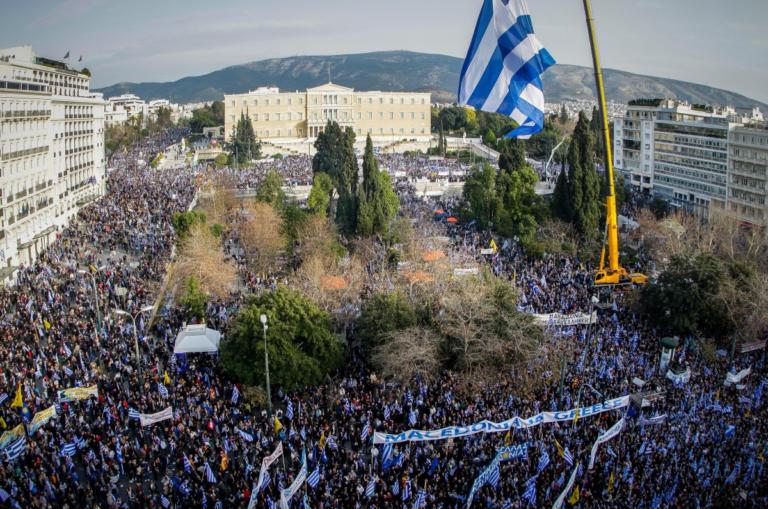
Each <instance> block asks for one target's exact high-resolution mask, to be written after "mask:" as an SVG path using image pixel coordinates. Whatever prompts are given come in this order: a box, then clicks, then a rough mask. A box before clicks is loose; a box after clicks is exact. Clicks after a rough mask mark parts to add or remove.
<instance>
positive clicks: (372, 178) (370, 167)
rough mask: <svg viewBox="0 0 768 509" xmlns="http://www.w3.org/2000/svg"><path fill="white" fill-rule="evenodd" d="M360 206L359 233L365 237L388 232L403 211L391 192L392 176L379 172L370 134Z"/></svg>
mask: <svg viewBox="0 0 768 509" xmlns="http://www.w3.org/2000/svg"><path fill="white" fill-rule="evenodd" d="M358 204H359V205H358V208H357V209H358V214H357V232H358V233H359V234H361V235H365V236H370V235H379V234H382V233H384V232H386V231H387V229H388V228H389V225H390V223H391V222H392V220H393V219H394V218H395V216H396V215H397V211H398V210H399V209H400V199H399V198H398V197H397V194H395V191H394V190H393V189H392V182H391V181H390V179H389V174H387V173H385V172H382V171H379V165H378V163H377V162H376V157H375V156H374V154H373V142H372V141H371V136H370V135H368V138H367V139H366V142H365V154H364V155H363V185H362V187H361V191H360V197H359V199H358Z"/></svg>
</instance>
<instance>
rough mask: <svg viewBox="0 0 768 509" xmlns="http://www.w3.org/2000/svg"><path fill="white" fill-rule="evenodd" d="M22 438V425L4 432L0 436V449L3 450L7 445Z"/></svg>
mask: <svg viewBox="0 0 768 509" xmlns="http://www.w3.org/2000/svg"><path fill="white" fill-rule="evenodd" d="M23 436H24V425H22V424H19V425H18V426H16V427H15V428H13V429H11V430H8V431H6V432H5V433H3V435H2V436H0V449H2V448H4V447H5V446H6V445H8V444H9V443H11V442H13V441H14V440H16V439H17V438H21V437H23Z"/></svg>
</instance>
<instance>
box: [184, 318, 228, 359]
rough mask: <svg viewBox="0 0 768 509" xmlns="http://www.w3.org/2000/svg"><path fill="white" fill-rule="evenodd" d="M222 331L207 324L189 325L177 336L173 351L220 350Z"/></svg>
mask: <svg viewBox="0 0 768 509" xmlns="http://www.w3.org/2000/svg"><path fill="white" fill-rule="evenodd" d="M220 341H221V333H220V332H219V331H217V330H214V329H209V328H208V327H206V326H205V324H199V325H187V326H186V327H184V328H183V329H182V330H181V331H180V332H179V334H178V335H177V336H176V343H175V344H174V346H173V353H211V352H218V351H219V342H220Z"/></svg>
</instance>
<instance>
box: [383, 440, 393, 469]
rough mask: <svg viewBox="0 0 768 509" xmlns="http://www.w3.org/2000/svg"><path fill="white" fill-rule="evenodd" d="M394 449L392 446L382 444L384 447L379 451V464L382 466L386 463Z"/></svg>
mask: <svg viewBox="0 0 768 509" xmlns="http://www.w3.org/2000/svg"><path fill="white" fill-rule="evenodd" d="M394 448H395V446H394V445H392V444H384V447H383V448H382V449H381V464H382V465H383V464H384V463H386V461H387V460H388V459H389V457H390V456H392V450H393V449H394Z"/></svg>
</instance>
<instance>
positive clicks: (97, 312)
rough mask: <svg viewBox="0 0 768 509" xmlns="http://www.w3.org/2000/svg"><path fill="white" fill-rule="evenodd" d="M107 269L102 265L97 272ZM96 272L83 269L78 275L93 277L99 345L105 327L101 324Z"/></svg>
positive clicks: (97, 341) (97, 340)
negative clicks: (100, 335) (100, 334)
mask: <svg viewBox="0 0 768 509" xmlns="http://www.w3.org/2000/svg"><path fill="white" fill-rule="evenodd" d="M105 268H106V265H102V266H101V267H97V268H96V271H95V272H101V271H102V270H104V269H105ZM95 272H91V271H90V270H83V269H79V270H78V271H77V273H78V274H87V275H89V276H91V283H93V285H92V287H93V299H94V303H95V305H96V320H97V321H98V324H99V328H98V330H97V331H96V343H97V344H98V343H99V333H100V332H101V330H102V329H103V326H102V324H101V304H100V303H99V294H98V293H97V291H96V274H95Z"/></svg>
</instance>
